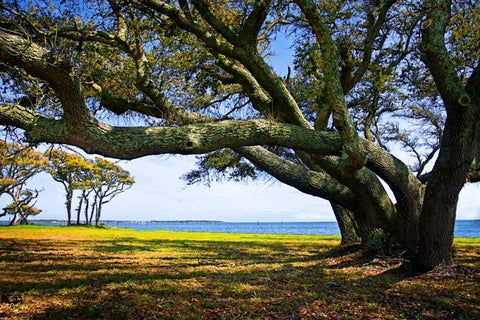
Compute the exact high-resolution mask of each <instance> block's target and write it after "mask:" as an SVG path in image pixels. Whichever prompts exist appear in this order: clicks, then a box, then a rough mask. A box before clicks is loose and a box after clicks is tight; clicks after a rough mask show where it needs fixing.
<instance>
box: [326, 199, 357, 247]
mask: <svg viewBox="0 0 480 320" xmlns="http://www.w3.org/2000/svg"><path fill="white" fill-rule="evenodd" d="M330 204H331V206H332V209H333V213H334V214H335V218H336V219H337V222H338V227H339V229H340V234H341V236H342V241H341V244H342V245H349V244H354V243H358V242H360V241H361V238H360V236H359V235H358V232H357V230H358V225H357V223H356V221H355V215H354V214H353V213H352V212H351V211H350V210H348V209H346V208H344V207H342V206H341V205H338V204H336V203H335V202H330Z"/></svg>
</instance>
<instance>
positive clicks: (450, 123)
mask: <svg viewBox="0 0 480 320" xmlns="http://www.w3.org/2000/svg"><path fill="white" fill-rule="evenodd" d="M0 6H1V7H0V9H1V10H2V11H1V14H0V62H1V71H2V73H1V74H2V89H3V92H5V94H4V96H3V103H2V104H1V106H0V124H2V125H7V126H14V127H17V128H20V129H23V130H24V132H25V136H26V138H27V139H28V140H29V141H30V142H32V143H39V142H48V143H61V144H70V145H75V146H78V147H80V148H82V149H83V150H85V151H86V152H89V153H97V154H101V155H105V156H110V157H115V158H120V159H133V158H138V157H141V156H145V155H151V154H162V153H178V154H206V153H210V152H213V154H209V155H207V156H206V157H207V158H205V159H210V160H211V159H215V158H216V159H217V160H221V161H204V162H203V163H202V162H201V165H203V166H202V168H201V169H200V170H199V171H197V172H195V173H194V174H192V175H191V176H190V178H192V180H195V179H197V180H198V179H202V177H206V175H208V170H211V169H213V168H216V169H215V170H217V169H218V170H219V171H218V172H220V173H221V174H227V175H228V174H230V173H232V174H233V175H232V177H235V176H237V177H242V176H255V172H257V171H258V170H259V171H262V172H266V173H268V174H270V175H272V176H274V177H275V178H277V179H278V180H280V181H282V182H284V183H287V184H289V185H292V186H294V187H296V188H297V189H299V190H301V191H303V192H306V193H309V194H312V195H314V196H319V197H322V198H325V199H327V200H329V201H330V202H331V203H332V207H333V208H334V211H335V214H336V217H337V219H338V220H339V224H340V225H343V226H344V230H347V229H348V232H350V234H354V235H355V236H354V237H352V239H355V238H356V236H358V237H360V238H361V239H362V242H363V243H364V244H366V245H368V244H375V243H382V245H383V246H387V244H389V245H388V246H390V244H392V243H396V244H397V245H399V246H400V247H402V248H405V249H406V250H407V251H408V252H409V253H410V254H412V255H413V256H414V257H415V258H414V261H415V262H416V264H417V265H418V266H419V267H421V268H432V267H434V266H436V265H440V264H449V263H451V254H452V240H453V223H454V220H455V215H456V206H457V201H458V193H459V192H460V190H461V188H462V187H463V185H464V184H465V182H466V181H467V180H469V181H472V182H473V181H476V180H478V178H476V177H478V170H477V169H478V163H479V162H478V161H474V160H475V159H476V158H477V155H478V148H477V144H478V135H477V129H478V127H479V121H480V117H479V115H478V111H479V89H480V88H479V85H480V67H479V59H478V57H479V56H480V52H479V51H480V46H479V45H478V43H479V41H480V40H479V39H480V34H479V33H480V28H479V27H478V26H479V23H480V19H479V18H480V17H479V13H478V12H480V4H479V2H478V1H455V2H452V1H447V0H440V1H438V0H436V1H432V0H424V1H394V0H379V1H368V0H364V1H335V2H332V1H322V0H319V1H315V0H291V1H288V0H279V1H273V0H259V1H247V0H238V1H237V0H230V1H226V0H218V1H205V0H178V1H160V0H147V1H136V0H132V1H121V0H120V1H118V0H109V1H93V0H92V1H75V2H71V1H61V2H55V1H38V2H35V5H33V4H30V3H29V2H21V3H18V2H17V1H4V2H3V3H2V4H1V5H0ZM87 8H88V9H87ZM285 37H288V39H290V41H291V43H292V50H293V51H294V52H293V54H294V57H295V59H294V64H293V65H291V66H287V65H285V66H281V67H282V68H283V69H284V70H283V72H281V73H279V74H278V73H276V72H275V71H274V68H272V66H271V64H270V61H271V60H270V58H269V57H270V56H271V55H272V54H274V52H272V43H273V42H274V41H275V39H277V38H285ZM279 67H280V66H277V67H276V69H277V70H278V68H279ZM117 116H121V119H122V120H117ZM114 123H117V125H113V124H114ZM394 143H400V144H401V145H402V146H403V147H404V148H405V149H406V150H407V151H409V152H411V154H412V155H413V157H414V158H413V159H414V162H413V163H412V165H411V166H409V165H410V164H409V163H404V162H402V161H401V160H399V159H398V158H397V157H395V156H394V155H393V154H392V153H391V152H390V149H391V148H392V144H394ZM225 148H227V150H225ZM428 163H431V164H432V166H433V168H432V169H431V170H430V171H427V170H426V168H427V164H428ZM187 178H188V176H187ZM381 180H383V181H384V182H386V184H387V185H388V186H389V188H390V189H391V190H392V191H393V193H394V197H395V199H393V198H391V197H390V196H389V195H388V193H387V191H386V190H385V187H384V186H383V185H382V183H381ZM347 221H351V222H352V223H348V222H347ZM342 232H343V231H342Z"/></svg>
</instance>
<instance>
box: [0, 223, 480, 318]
mask: <svg viewBox="0 0 480 320" xmlns="http://www.w3.org/2000/svg"><path fill="white" fill-rule="evenodd" d="M339 241H340V239H339V237H336V236H333V237H332V236H294V235H285V236H284V235H246V234H220V233H195V232H171V231H142V232H136V231H134V230H129V229H115V228H112V229H96V228H88V227H35V226H22V227H15V228H6V227H5V228H0V258H1V259H0V268H1V270H2V273H0V318H2V319H260V318H261V319H298V318H300V319H362V318H368V319H416V318H418V319H434V318H445V317H447V316H448V317H449V318H451V319H462V318H464V319H473V318H480V309H479V308H480V307H479V305H480V304H479V303H478V302H479V298H480V289H479V287H480V286H478V283H479V280H480V276H479V266H480V241H479V240H478V239H474V240H472V239H456V240H455V254H456V257H455V260H456V261H457V265H456V266H453V267H449V268H446V269H442V270H439V271H436V272H432V273H428V274H425V275H412V274H409V272H408V268H405V266H406V265H405V264H404V261H403V260H402V259H398V258H379V257H373V258H372V257H371V258H368V257H366V256H365V255H364V254H362V252H360V251H358V250H355V248H353V249H348V250H342V251H339V250H338V245H339ZM457 297H458V299H457Z"/></svg>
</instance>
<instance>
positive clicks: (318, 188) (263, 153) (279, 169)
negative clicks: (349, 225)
mask: <svg viewBox="0 0 480 320" xmlns="http://www.w3.org/2000/svg"><path fill="white" fill-rule="evenodd" d="M235 151H236V152H238V153H239V154H241V155H242V156H244V157H245V158H247V159H248V160H249V161H251V162H252V163H253V164H254V165H255V166H256V167H258V168H260V169H261V170H264V171H265V172H267V173H269V174H270V175H272V176H273V177H275V178H276V179H278V180H279V181H281V182H283V183H286V184H288V185H290V186H292V187H294V188H296V189H298V190H300V191H302V192H305V193H307V194H311V195H314V196H319V197H321V198H324V199H329V200H331V201H334V202H336V203H338V204H341V205H342V206H343V207H345V208H348V209H350V210H355V208H356V207H357V202H356V199H355V195H354V194H353V193H352V192H351V191H350V190H349V189H348V188H347V187H345V186H343V185H342V184H340V183H339V182H338V181H337V180H335V179H333V178H332V177H330V176H329V175H327V174H325V173H322V172H317V171H312V170H307V169H306V168H305V167H304V166H302V165H300V164H296V163H293V162H291V161H288V160H285V159H282V158H280V157H278V156H277V155H275V154H274V153H272V152H270V151H267V150H265V149H264V148H261V147H241V148H236V149H235Z"/></svg>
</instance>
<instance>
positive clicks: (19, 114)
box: [0, 105, 341, 159]
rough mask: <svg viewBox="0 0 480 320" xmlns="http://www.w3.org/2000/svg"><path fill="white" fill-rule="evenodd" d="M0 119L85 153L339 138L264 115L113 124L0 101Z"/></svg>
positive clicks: (332, 146) (320, 142) (328, 144)
mask: <svg viewBox="0 0 480 320" xmlns="http://www.w3.org/2000/svg"><path fill="white" fill-rule="evenodd" d="M0 124H2V125H12V124H14V125H15V126H17V127H19V128H22V129H24V130H25V131H26V135H27V136H28V138H29V139H30V140H31V141H32V142H51V143H64V144H71V145H75V146H78V147H80V148H82V149H83V150H85V151H86V152H89V153H98V154H101V155H104V156H109V157H114V158H119V159H133V158H138V157H142V156H146V155H152V154H163V153H176V154H199V153H206V152H210V151H213V150H217V149H220V148H235V147H242V146H252V145H265V144H267V145H281V146H285V147H287V148H296V149H304V150H309V151H310V152H315V153H322V154H323V153H327V154H332V153H333V154H337V152H338V150H340V149H341V141H340V139H339V138H338V136H337V135H336V134H335V133H327V132H316V131H314V130H310V129H305V128H301V127H298V126H294V125H289V124H282V123H276V122H271V121H266V120H248V121H237V120H225V121H217V122H212V123H204V124H194V125H185V126H180V127H114V126H109V125H106V124H103V123H101V122H99V121H97V120H96V119H93V120H92V121H90V122H81V123H79V122H77V124H76V126H77V127H76V130H75V131H73V130H66V121H64V120H52V119H47V118H44V117H41V116H39V115H37V114H34V113H32V112H31V111H30V110H28V109H26V108H23V107H21V106H5V105H4V106H0Z"/></svg>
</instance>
